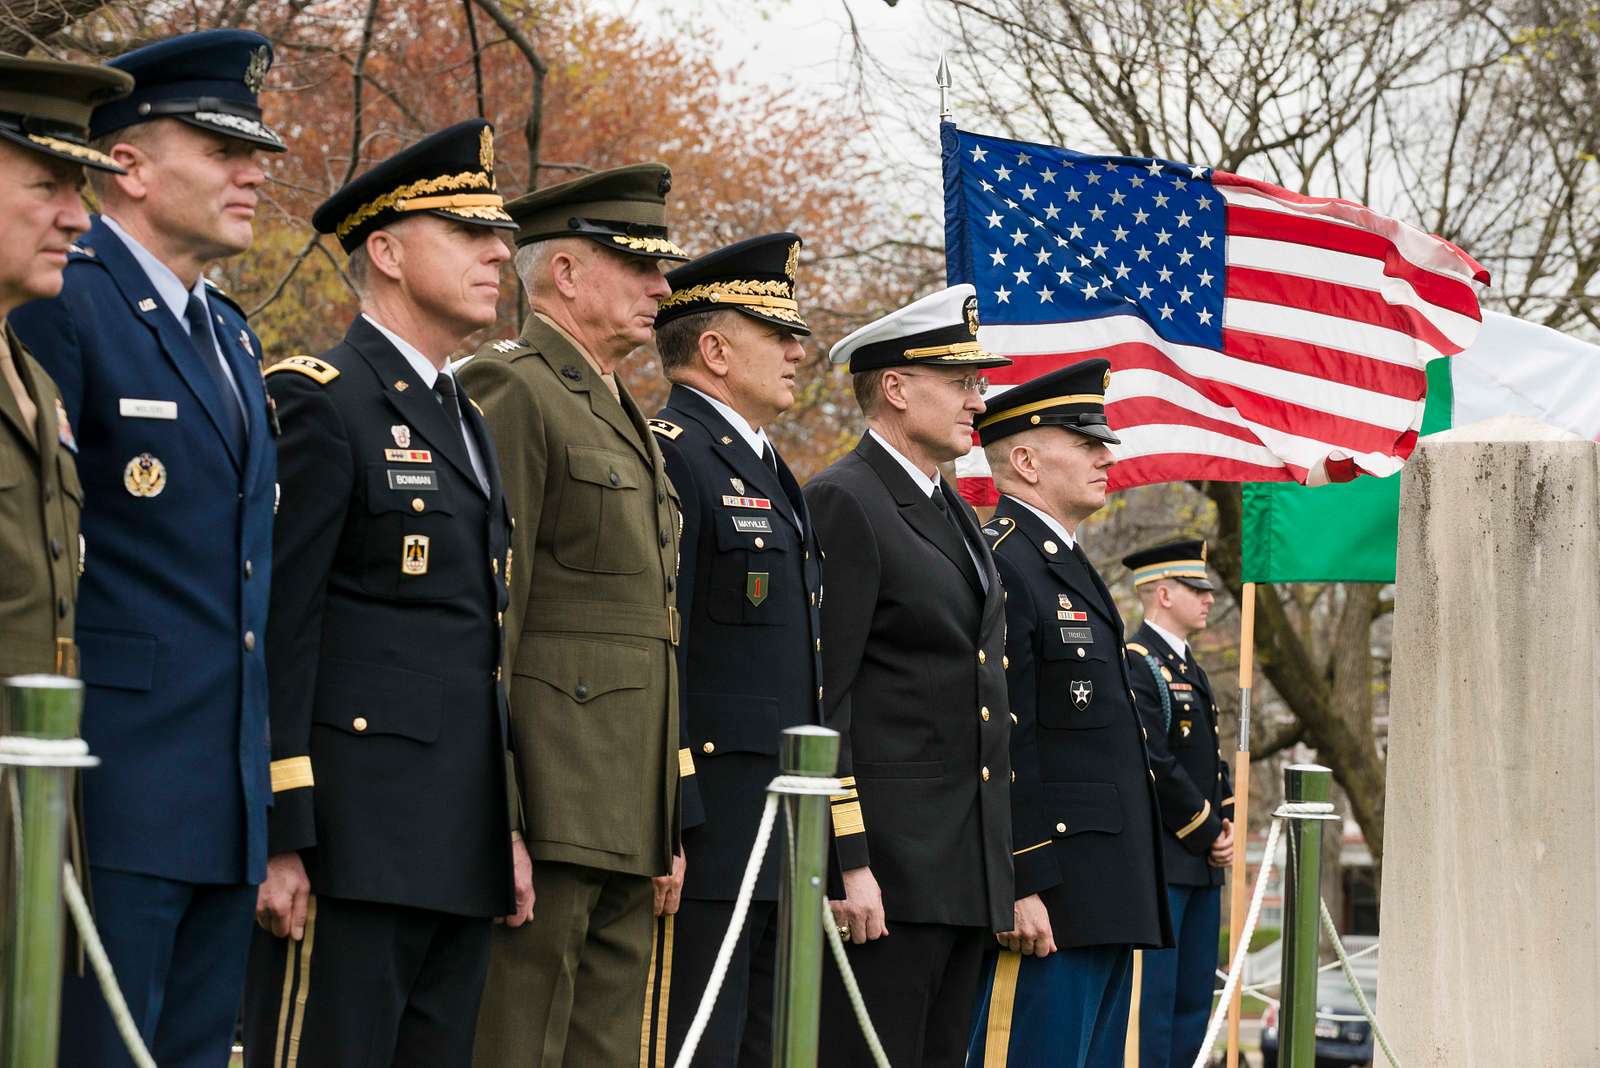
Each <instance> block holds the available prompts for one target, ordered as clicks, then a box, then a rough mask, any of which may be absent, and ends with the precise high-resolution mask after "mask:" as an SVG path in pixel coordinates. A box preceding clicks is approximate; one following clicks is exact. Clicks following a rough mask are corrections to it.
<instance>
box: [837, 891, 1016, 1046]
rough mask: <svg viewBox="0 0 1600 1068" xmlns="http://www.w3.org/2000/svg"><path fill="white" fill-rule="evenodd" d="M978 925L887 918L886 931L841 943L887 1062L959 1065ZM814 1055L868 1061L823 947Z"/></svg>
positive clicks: (980, 947) (980, 943) (979, 943)
mask: <svg viewBox="0 0 1600 1068" xmlns="http://www.w3.org/2000/svg"><path fill="white" fill-rule="evenodd" d="M994 944H995V943H994V936H993V935H992V934H990V933H989V932H988V931H986V930H984V929H983V928H981V927H953V926H949V925H947V924H937V923H906V922H905V921H903V920H895V919H892V918H891V919H890V920H889V933H888V934H887V935H885V936H884V937H882V938H879V939H877V940H875V941H872V942H865V943H863V944H861V945H859V946H858V945H854V944H850V943H847V944H846V945H847V947H848V948H847V949H846V954H847V955H848V957H849V959H850V969H851V970H852V971H853V972H855V976H856V982H857V984H858V985H859V986H860V987H861V996H862V999H863V1000H864V1001H865V1002H866V1006H867V1012H868V1014H869V1015H870V1016H871V1017H872V1023H873V1026H874V1028H875V1029H876V1030H877V1032H878V1039H879V1041H881V1042H882V1043H883V1051H884V1053H885V1054H887V1055H888V1058H889V1063H890V1064H893V1065H918V1066H919V1068H941V1066H946V1065H948V1066H951V1068H960V1066H961V1065H962V1063H963V1061H964V1059H965V1057H966V1052H967V1033H968V1027H969V1024H970V1023H971V1020H972V989H973V987H974V986H976V985H977V982H978V971H979V968H980V966H981V965H982V963H983V953H984V948H985V947H986V946H992V945H994ZM822 956H823V964H822V1029H821V1036H820V1038H821V1056H820V1057H818V1059H817V1063H818V1064H824V1065H827V1066H828V1068H855V1066H857V1065H859V1066H861V1068H868V1066H870V1065H872V1064H874V1063H875V1062H874V1061H873V1059H872V1054H871V1052H870V1051H869V1050H868V1048H867V1043H866V1040H865V1039H863V1038H862V1037H861V1027H860V1025H859V1024H858V1023H857V1022H856V1014H855V1010H854V1009H852V1008H851V1007H850V999H849V997H848V996H847V995H846V994H845V991H844V983H843V982H842V981H841V980H840V979H839V969H838V967H837V966H836V965H835V964H834V963H833V955H832V953H830V952H829V951H828V950H827V949H826V948H825V949H824V950H823V954H822Z"/></svg>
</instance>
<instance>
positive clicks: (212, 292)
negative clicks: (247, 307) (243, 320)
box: [205, 278, 244, 315]
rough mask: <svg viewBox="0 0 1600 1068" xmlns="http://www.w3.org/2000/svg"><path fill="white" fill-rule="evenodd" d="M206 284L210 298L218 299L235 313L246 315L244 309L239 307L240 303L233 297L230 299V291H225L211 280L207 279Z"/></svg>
mask: <svg viewBox="0 0 1600 1068" xmlns="http://www.w3.org/2000/svg"><path fill="white" fill-rule="evenodd" d="M205 283H206V294H207V295H208V296H212V297H215V298H216V299H218V300H220V301H222V303H224V304H226V305H227V306H228V307H230V308H232V309H233V310H234V311H236V312H238V313H239V314H240V315H243V314H244V309H243V308H241V307H239V303H238V301H236V300H234V299H233V298H232V297H230V296H229V295H228V291H227V290H226V289H223V288H222V287H221V286H219V285H217V283H215V282H213V281H212V280H211V279H209V278H207V279H206V280H205Z"/></svg>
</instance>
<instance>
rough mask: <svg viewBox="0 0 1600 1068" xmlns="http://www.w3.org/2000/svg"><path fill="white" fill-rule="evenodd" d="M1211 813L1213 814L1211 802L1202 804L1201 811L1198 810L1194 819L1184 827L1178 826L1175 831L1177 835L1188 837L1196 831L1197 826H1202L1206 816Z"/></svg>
mask: <svg viewBox="0 0 1600 1068" xmlns="http://www.w3.org/2000/svg"><path fill="white" fill-rule="evenodd" d="M1209 815H1211V802H1210V801H1207V802H1206V803H1205V804H1204V805H1202V806H1201V807H1200V811H1199V812H1196V813H1195V814H1194V819H1192V820H1190V821H1189V822H1188V823H1185V824H1184V825H1183V826H1182V827H1180V828H1178V830H1177V831H1176V832H1175V834H1176V837H1178V838H1187V837H1189V835H1191V834H1193V833H1194V830H1195V828H1196V827H1198V826H1200V825H1201V824H1202V823H1204V822H1205V821H1206V817H1207V816H1209Z"/></svg>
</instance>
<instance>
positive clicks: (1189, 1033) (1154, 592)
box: [1122, 538, 1233, 1068]
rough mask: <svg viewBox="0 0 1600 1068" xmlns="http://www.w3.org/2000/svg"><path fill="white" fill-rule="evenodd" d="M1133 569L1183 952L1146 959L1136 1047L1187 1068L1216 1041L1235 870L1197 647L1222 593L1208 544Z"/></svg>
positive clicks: (1144, 714)
mask: <svg viewBox="0 0 1600 1068" xmlns="http://www.w3.org/2000/svg"><path fill="white" fill-rule="evenodd" d="M1122 563H1123V566H1124V567H1126V568H1127V569H1128V570H1129V571H1130V572H1132V573H1133V588H1134V589H1135V590H1136V591H1137V592H1138V594H1139V601H1140V603H1141V604H1142V605H1143V606H1144V623H1143V624H1142V625H1141V626H1140V627H1139V629H1138V630H1137V631H1135V632H1134V635H1133V641H1130V642H1129V643H1128V644H1127V659H1128V674H1129V675H1130V676H1131V677H1132V678H1133V693H1134V702H1133V703H1134V707H1135V708H1136V709H1138V711H1139V718H1140V719H1141V720H1143V721H1144V727H1145V732H1146V737H1147V738H1148V739H1149V747H1150V768H1151V770H1152V771H1154V772H1155V776H1156V796H1157V797H1158V798H1160V801H1161V822H1162V824H1163V827H1164V830H1165V833H1164V834H1162V836H1161V842H1162V855H1163V858H1164V860H1165V862H1166V870H1167V907H1168V909H1169V911H1170V912H1171V913H1172V936H1173V941H1174V943H1175V944H1174V946H1173V948H1171V949H1159V950H1156V949H1147V950H1144V951H1142V952H1140V953H1138V954H1136V955H1135V960H1134V969H1135V974H1136V975H1137V976H1138V977H1139V982H1138V989H1139V991H1140V995H1139V998H1138V1001H1137V1003H1136V1004H1135V1005H1134V1007H1133V1016H1132V1018H1131V1019H1130V1020H1129V1022H1128V1027H1129V1032H1130V1034H1129V1049H1130V1051H1131V1050H1132V1049H1133V1048H1134V1043H1137V1049H1138V1058H1139V1064H1140V1065H1142V1066H1143V1068H1176V1066H1179V1065H1187V1064H1192V1063H1193V1062H1194V1058H1195V1054H1196V1053H1198V1052H1199V1051H1200V1044H1201V1043H1202V1042H1203V1041H1205V1033H1206V1023H1207V1021H1208V1020H1209V1018H1210V1014H1211V990H1212V987H1213V985H1214V979H1215V977H1216V970H1217V932H1218V930H1219V928H1220V926H1221V917H1222V889H1221V887H1222V883H1223V873H1224V872H1225V871H1226V870H1227V868H1228V865H1230V864H1232V863H1233V788H1232V786H1231V784H1230V778H1229V775H1228V764H1227V762H1226V761H1225V760H1223V759H1222V749H1221V747H1220V744H1219V743H1218V740H1217V703H1216V700H1215V698H1213V697H1212V695H1211V680H1210V679H1208V678H1207V677H1206V673H1205V669H1204V668H1202V667H1201V666H1200V663H1199V661H1198V660H1196V659H1195V656H1194V650H1193V649H1192V648H1191V647H1190V645H1189V638H1190V636H1191V635H1193V634H1194V632H1195V631H1197V630H1201V629H1203V628H1204V627H1205V625H1206V618H1207V616H1208V615H1209V613H1210V611H1211V603H1212V601H1213V600H1215V595H1214V594H1213V593H1212V591H1213V590H1215V589H1216V587H1215V586H1213V585H1212V584H1211V579H1210V578H1209V577H1207V575H1206V543H1205V542H1204V541H1200V540H1198V539H1194V538H1183V539H1180V540H1178V541H1171V542H1167V543H1166V544H1163V545H1156V546H1153V547H1151V548H1148V549H1142V550H1140V551H1139V552H1136V553H1132V554H1130V555H1128V556H1125V557H1123V559H1122Z"/></svg>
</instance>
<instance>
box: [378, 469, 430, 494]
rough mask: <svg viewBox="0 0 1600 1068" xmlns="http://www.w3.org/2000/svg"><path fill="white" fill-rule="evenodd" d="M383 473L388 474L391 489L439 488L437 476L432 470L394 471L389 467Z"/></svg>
mask: <svg viewBox="0 0 1600 1068" xmlns="http://www.w3.org/2000/svg"><path fill="white" fill-rule="evenodd" d="M385 474H387V475H388V476H389V488H390V489H392V490H437V489H438V488H439V476H438V474H436V473H435V472H434V471H432V470H427V471H396V470H394V469H392V468H391V469H390V470H388V471H386V472H385Z"/></svg>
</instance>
